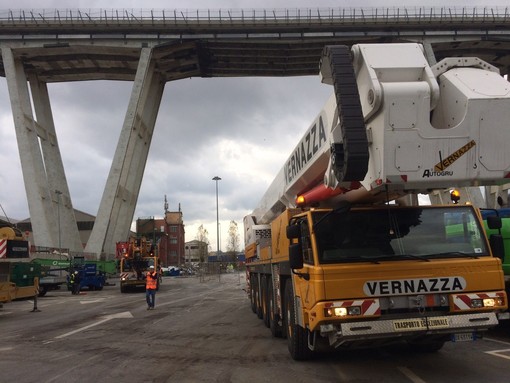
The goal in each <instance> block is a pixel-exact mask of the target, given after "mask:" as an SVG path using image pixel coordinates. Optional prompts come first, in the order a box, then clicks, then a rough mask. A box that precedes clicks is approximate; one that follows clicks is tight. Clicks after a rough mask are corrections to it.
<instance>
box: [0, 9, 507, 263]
mask: <svg viewBox="0 0 510 383" xmlns="http://www.w3.org/2000/svg"><path fill="white" fill-rule="evenodd" d="M409 41H412V42H420V43H423V44H424V47H425V50H426V52H427V55H428V58H429V60H430V61H431V62H434V61H436V60H437V61H439V60H440V59H442V58H443V57H447V56H477V57H480V58H481V59H483V60H486V61H488V62H490V63H491V64H493V65H495V66H497V67H498V68H499V69H500V71H501V73H502V74H508V72H509V71H510V9H509V8H501V7H500V8H498V7H484V8H459V7H448V6H443V7H440V8H434V7H416V8H414V7H413V8H403V7H402V8H363V9H362V8H334V9H333V8H329V9H317V8H313V9H312V8H309V9H292V10H290V9H271V10H263V9H255V10H253V9H252V10H239V9H236V10H195V11H189V10H186V11H184V10H182V11H181V10H137V11H132V10H125V9H124V10H121V9H119V10H112V9H109V10H104V9H103V10H102V9H94V10H76V9H74V10H71V9H67V10H48V9H44V10H42V9H39V10H37V9H33V10H16V11H14V10H0V49H1V61H0V75H2V76H4V77H6V80H7V85H8V90H9V96H10V101H11V106H12V114H13V118H14V126H15V130H16V137H17V141H18V149H19V152H20V158H21V166H22V171H23V177H24V182H25V189H26V193H27V199H28V205H29V211H30V217H31V221H32V229H33V235H34V242H35V244H36V245H38V246H49V247H57V246H59V247H60V246H61V247H63V248H68V249H70V250H71V251H77V252H80V251H83V246H82V243H81V242H80V239H79V234H78V229H77V225H76V219H75V216H74V210H73V205H72V200H71V196H70V193H69V188H68V185H67V181H66V176H65V171H64V166H63V163H62V159H61V155H60V150H59V146H58V138H57V136H56V131H55V126H54V122H53V117H52V112H51V103H50V98H49V95H48V90H47V84H48V83H54V82H64V81H90V80H124V81H132V82H133V87H132V92H131V96H130V100H129V103H128V105H127V111H126V114H125V118H124V122H123V126H122V130H121V133H120V137H119V140H118V143H117V148H116V151H115V154H114V157H113V161H112V165H111V169H110V173H109V176H108V179H107V182H106V186H105V189H104V193H103V197H102V200H101V202H100V206H99V207H98V212H97V217H96V221H95V224H94V228H93V230H92V233H91V236H90V239H89V241H88V243H87V245H86V248H85V251H86V252H90V253H95V254H96V255H97V256H98V257H99V256H101V255H103V256H104V255H106V256H108V255H110V254H113V253H114V249H115V242H116V241H119V240H125V239H126V237H127V235H128V233H129V229H130V226H131V222H132V219H133V215H134V211H135V206H136V202H137V198H138V193H139V190H140V185H141V181H142V176H143V172H144V169H145V164H146V159H147V155H148V152H149V148H150V144H151V138H152V133H153V130H154V125H155V121H156V117H157V115H158V109H159V105H160V101H161V97H162V95H163V90H164V87H165V84H166V83H167V82H169V81H173V80H177V79H182V78H187V77H235V76H302V75H315V74H318V64H319V58H320V54H321V51H322V49H323V47H324V46H325V45H327V44H346V45H352V44H354V43H380V42H409ZM498 193H501V189H498V190H494V192H493V197H494V198H495V197H496V196H497V195H498ZM440 197H441V196H438V198H440ZM59 227H61V228H62V232H60V229H57V228H59ZM60 236H61V240H60ZM60 241H61V243H60Z"/></svg>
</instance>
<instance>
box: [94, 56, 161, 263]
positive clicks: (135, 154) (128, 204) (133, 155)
mask: <svg viewBox="0 0 510 383" xmlns="http://www.w3.org/2000/svg"><path fill="white" fill-rule="evenodd" d="M152 53H153V51H152V49H151V48H143V49H142V51H141V55H140V60H139V63H138V68H137V72H136V76H135V80H134V83H133V90H132V92H131V98H130V101H129V105H128V110H127V113H126V117H125V119H124V123H123V126H122V131H121V134H120V138H119V142H118V144H117V149H116V151H115V155H114V158H113V163H112V167H111V169H110V173H109V175H108V180H107V183H106V187H105V190H104V194H103V197H102V199H101V203H100V205H99V211H98V213H97V217H96V221H95V224H94V228H93V230H92V233H91V235H90V238H89V241H88V243H87V246H86V249H85V251H87V252H91V253H96V254H98V255H99V254H114V253H115V242H116V240H119V239H120V240H127V238H128V235H129V230H130V227H131V222H132V220H133V215H134V212H135V207H136V202H137V199H138V194H139V191H140V186H141V183H142V177H143V172H144V170H145V164H146V162H147V156H148V153H149V148H150V144H151V140H152V135H153V131H154V125H155V123H156V117H157V115H158V111H159V106H160V103H161V98H162V96H163V91H164V88H165V81H164V79H163V78H162V77H161V76H160V75H159V74H158V73H157V72H156V71H155V70H154V68H155V61H154V59H153V58H152Z"/></svg>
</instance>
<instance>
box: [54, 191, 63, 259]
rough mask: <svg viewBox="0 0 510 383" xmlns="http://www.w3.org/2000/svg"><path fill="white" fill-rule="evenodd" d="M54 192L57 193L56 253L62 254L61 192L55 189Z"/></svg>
mask: <svg viewBox="0 0 510 383" xmlns="http://www.w3.org/2000/svg"><path fill="white" fill-rule="evenodd" d="M55 194H56V195H57V221H58V222H57V224H58V253H59V254H60V255H62V243H61V240H60V196H61V195H62V192H61V191H60V190H55Z"/></svg>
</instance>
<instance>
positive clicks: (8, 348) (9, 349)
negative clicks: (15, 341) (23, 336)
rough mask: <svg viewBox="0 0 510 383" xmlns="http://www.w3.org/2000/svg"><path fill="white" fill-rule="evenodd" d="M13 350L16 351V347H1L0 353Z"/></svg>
mask: <svg viewBox="0 0 510 383" xmlns="http://www.w3.org/2000/svg"><path fill="white" fill-rule="evenodd" d="M11 350H14V347H0V352H1V351H11Z"/></svg>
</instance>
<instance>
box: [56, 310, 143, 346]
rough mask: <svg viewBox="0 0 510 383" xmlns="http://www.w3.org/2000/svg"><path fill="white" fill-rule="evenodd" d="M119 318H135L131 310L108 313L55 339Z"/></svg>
mask: <svg viewBox="0 0 510 383" xmlns="http://www.w3.org/2000/svg"><path fill="white" fill-rule="evenodd" d="M119 318H133V315H132V314H131V313H130V312H129V311H125V312H122V313H118V314H112V315H107V316H105V317H104V318H103V319H101V320H99V321H97V322H95V323H92V324H89V325H87V326H84V327H80V328H77V329H76V330H73V331H69V332H66V333H65V334H62V335H59V336H56V337H55V339H62V338H66V337H68V336H70V335H74V334H76V333H78V332H81V331H84V330H88V329H89V328H91V327H95V326H98V325H100V324H102V323H105V322H108V321H109V320H112V319H119Z"/></svg>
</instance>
